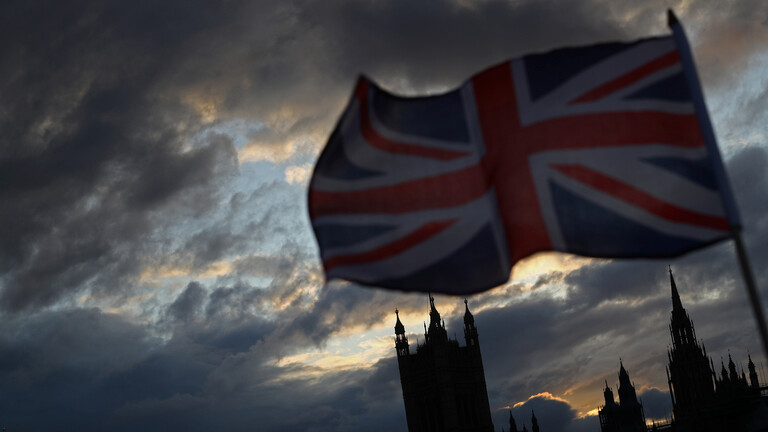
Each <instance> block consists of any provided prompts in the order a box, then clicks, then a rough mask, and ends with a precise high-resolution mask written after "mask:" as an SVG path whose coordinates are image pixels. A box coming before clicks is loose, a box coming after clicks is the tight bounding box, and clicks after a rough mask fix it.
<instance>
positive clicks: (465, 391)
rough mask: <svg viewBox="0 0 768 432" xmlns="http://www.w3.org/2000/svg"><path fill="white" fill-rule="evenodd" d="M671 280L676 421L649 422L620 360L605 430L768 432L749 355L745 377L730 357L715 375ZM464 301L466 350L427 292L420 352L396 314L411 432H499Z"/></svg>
mask: <svg viewBox="0 0 768 432" xmlns="http://www.w3.org/2000/svg"><path fill="white" fill-rule="evenodd" d="M669 278H670V284H671V291H672V314H671V315H672V317H671V323H670V326H669V330H670V333H671V336H672V345H671V348H670V349H669V350H668V352H667V354H668V359H669V364H668V366H667V368H666V373H667V382H668V384H669V394H670V396H671V399H672V418H671V419H670V420H669V421H666V422H661V423H655V422H652V423H651V424H650V425H648V424H647V422H646V419H645V414H644V411H643V405H642V403H641V402H640V401H639V400H638V398H637V394H636V392H635V388H634V386H633V385H632V382H631V380H630V378H629V374H628V373H627V370H626V369H625V368H624V364H623V363H621V364H620V369H619V387H618V394H619V401H618V402H616V400H615V399H614V394H613V390H611V388H610V387H609V386H608V382H607V381H606V384H605V389H604V391H603V396H604V397H605V404H604V405H603V406H601V407H600V408H599V414H598V416H599V419H600V430H601V432H652V431H668V432H725V431H728V432H730V431H734V432H742V431H743V432H755V431H766V432H768V396H763V395H762V392H763V391H766V390H768V387H766V386H763V385H761V384H760V382H759V380H758V375H757V371H756V369H755V364H754V363H753V362H752V358H751V356H748V360H749V363H748V366H747V369H748V372H749V376H748V377H747V374H746V373H745V372H744V370H743V368H742V370H741V371H738V370H737V367H736V364H735V363H734V362H733V359H732V358H731V356H730V354H729V355H728V366H727V368H726V365H725V364H724V363H722V364H721V371H720V373H719V374H718V373H717V371H716V369H715V366H714V363H713V362H712V359H711V358H710V357H708V356H707V352H706V348H704V346H703V344H700V342H699V341H698V340H697V339H696V331H695V330H694V328H693V322H692V321H691V319H690V317H689V316H688V313H687V312H686V310H685V308H684V307H683V304H682V302H681V301H680V294H679V293H678V291H677V286H676V285H675V280H674V277H673V276H672V271H671V270H670V272H669ZM464 304H465V312H464V341H465V346H460V345H459V342H458V340H457V339H456V338H453V339H451V338H449V337H448V332H447V331H446V329H445V322H444V321H443V320H442V319H441V318H440V313H439V312H438V311H437V309H436V308H435V301H434V298H432V296H431V295H430V296H429V307H430V310H429V327H427V326H426V324H425V326H424V327H425V328H424V338H425V340H424V343H423V344H417V346H416V352H415V353H411V352H410V346H409V344H408V338H407V337H406V336H405V326H403V323H402V322H400V316H399V313H398V311H397V310H396V311H395V315H396V316H397V320H396V323H395V349H396V351H397V362H398V367H399V369H400V382H401V384H402V388H403V400H404V402H405V416H406V421H407V423H408V431H409V432H493V431H494V426H493V423H492V421H491V410H490V405H489V403H488V392H487V390H486V385H485V373H484V371H483V361H482V357H481V355H480V342H479V338H478V332H477V328H476V327H475V318H474V316H473V315H472V313H471V312H470V311H469V305H468V304H467V301H466V300H464ZM531 414H532V415H531V429H530V432H540V429H539V424H538V419H537V418H536V415H535V413H531ZM502 431H505V429H504V428H502ZM508 431H509V432H520V431H523V432H528V428H527V426H526V425H523V427H522V429H518V428H517V425H516V422H515V419H514V418H513V417H512V413H511V412H510V414H509V429H508ZM545 432H547V431H545Z"/></svg>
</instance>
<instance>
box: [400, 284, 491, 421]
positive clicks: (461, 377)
mask: <svg viewBox="0 0 768 432" xmlns="http://www.w3.org/2000/svg"><path fill="white" fill-rule="evenodd" d="M464 304H465V307H466V311H465V313H464V340H465V342H466V346H459V342H458V340H456V339H450V338H449V337H448V332H447V331H446V329H445V323H444V322H443V321H442V319H441V318H440V313H439V312H438V311H437V309H436V308H435V299H434V298H432V296H429V328H427V327H426V325H425V329H424V331H425V333H424V344H421V345H417V347H416V353H411V352H410V348H409V345H408V338H407V337H406V336H405V326H403V323H402V322H400V315H399V313H398V311H397V310H396V311H395V314H396V315H397V322H396V323H395V349H396V351H397V363H398V366H399V368H400V382H401V384H402V387H403V400H404V402H405V417H406V420H407V422H408V430H409V432H454V431H455V432H481V431H482V432H493V423H492V422H491V410H490V406H489V404H488V392H487V390H486V386H485V373H484V371H483V360H482V357H481V356H480V344H479V339H478V335H477V328H476V327H475V318H474V316H472V313H471V312H470V311H469V306H468V305H467V301H466V300H465V301H464Z"/></svg>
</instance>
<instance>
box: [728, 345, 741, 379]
mask: <svg viewBox="0 0 768 432" xmlns="http://www.w3.org/2000/svg"><path fill="white" fill-rule="evenodd" d="M728 377H729V378H730V379H731V382H732V383H734V384H736V383H738V382H739V373H738V372H736V364H735V363H734V362H733V359H732V358H731V353H728Z"/></svg>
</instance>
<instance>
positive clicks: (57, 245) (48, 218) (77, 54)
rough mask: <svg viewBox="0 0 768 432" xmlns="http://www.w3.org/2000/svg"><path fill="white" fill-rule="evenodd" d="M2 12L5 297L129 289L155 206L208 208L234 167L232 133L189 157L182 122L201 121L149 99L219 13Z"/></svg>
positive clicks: (114, 9) (88, 8)
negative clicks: (87, 289) (94, 288)
mask: <svg viewBox="0 0 768 432" xmlns="http://www.w3.org/2000/svg"><path fill="white" fill-rule="evenodd" d="M3 9H4V11H3V13H2V16H3V18H2V19H3V25H2V26H0V27H2V29H1V30H0V40H2V41H3V42H1V43H2V44H3V45H4V48H3V50H4V52H6V53H9V55H4V56H3V57H4V59H6V61H4V62H3V63H2V64H0V67H1V68H2V69H1V72H0V73H1V74H2V75H3V76H4V77H8V79H6V80H4V81H3V83H2V84H0V86H2V87H0V88H1V89H2V90H1V91H2V93H3V101H2V102H1V103H0V104H2V109H0V129H2V130H3V133H2V138H0V148H2V157H1V158H0V199H2V201H3V204H4V205H3V207H4V209H5V211H3V212H2V215H0V226H2V228H1V229H2V233H1V234H2V244H1V245H0V268H1V269H2V270H3V271H4V272H5V278H4V284H3V285H4V289H3V291H2V296H1V297H0V303H2V306H3V307H4V308H5V309H6V310H19V309H25V308H29V307H31V306H45V305H48V304H50V303H52V302H55V301H56V300H58V299H60V298H62V296H64V295H65V294H66V293H68V292H78V291H80V290H81V289H82V288H83V287H85V286H86V285H88V284H94V285H96V286H97V289H101V290H103V289H105V288H104V287H103V285H104V284H105V283H106V282H107V281H109V285H110V286H111V288H110V289H109V290H110V291H113V294H114V293H115V292H120V291H122V290H127V287H126V286H125V285H126V284H128V283H130V282H131V281H132V279H133V277H134V276H136V274H135V273H136V272H137V271H139V270H140V266H141V261H142V259H141V257H142V256H143V255H145V254H151V253H152V252H154V251H153V249H152V247H151V246H150V245H148V244H147V242H146V240H147V238H148V235H149V232H150V230H152V229H153V228H155V227H156V225H157V224H158V223H162V221H158V220H156V219H155V217H156V215H155V214H154V213H153V212H157V211H161V210H163V209H168V208H169V207H171V206H173V205H174V203H178V204H185V205H187V206H189V207H191V209H192V211H193V213H194V212H204V211H205V209H206V207H209V206H210V205H211V204H212V197H211V195H212V194H214V193H215V192H216V188H215V180H216V178H217V177H220V176H221V175H222V174H223V173H228V172H233V171H234V170H235V169H236V165H235V161H236V155H235V152H234V148H233V146H232V144H231V142H230V140H229V139H228V138H226V137H222V136H216V135H210V136H209V137H208V138H207V139H204V140H202V142H201V143H200V145H199V146H198V147H197V148H194V149H191V150H186V149H185V148H184V145H183V144H184V142H183V141H184V140H185V139H188V138H190V135H191V134H192V133H193V132H194V128H182V130H181V131H180V130H179V129H180V128H179V127H178V124H179V122H181V121H184V120H189V119H194V118H195V116H194V115H193V113H191V112H190V111H189V110H188V109H186V108H185V107H184V106H182V105H180V104H178V103H177V102H175V101H168V102H163V101H157V100H153V99H154V98H157V97H158V96H159V94H158V91H157V90H156V89H155V88H154V86H155V85H156V83H157V79H158V76H160V75H162V73H163V71H164V69H165V68H166V67H167V64H168V61H169V60H170V59H173V58H174V56H175V55H176V54H177V53H178V52H179V51H181V50H183V49H184V47H185V44H186V43H187V42H188V38H189V37H190V36H192V35H193V34H194V32H195V31H196V29H197V28H199V27H201V26H202V25H203V24H204V22H203V20H204V19H205V20H209V19H216V18H217V17H218V18H221V14H219V13H218V12H217V11H215V10H210V11H208V13H207V15H203V14H199V13H198V14H193V13H184V12H181V11H189V10H195V9H194V8H191V9H190V8H189V7H188V4H186V3H185V4H184V6H183V7H179V8H176V7H175V5H173V4H172V3H163V5H159V4H158V5H151V4H149V3H139V4H131V5H128V4H122V3H113V4H107V5H105V4H102V3H101V2H94V3H87V2H80V3H67V4H66V5H64V4H59V3H57V4H56V5H55V7H52V6H51V5H45V4H35V5H33V4H29V3H23V2H6V3H4V5H3ZM35 28H37V29H44V30H40V31H34V30H33V29H35ZM6 48H7V49H6ZM185 200H186V201H185ZM167 216H170V214H168V215H167ZM161 219H162V218H161Z"/></svg>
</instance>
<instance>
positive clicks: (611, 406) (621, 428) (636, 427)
mask: <svg viewBox="0 0 768 432" xmlns="http://www.w3.org/2000/svg"><path fill="white" fill-rule="evenodd" d="M620 365H621V367H620V369H619V403H616V401H615V400H614V399H613V391H612V390H611V388H610V387H608V381H606V382H605V390H603V396H604V397H605V405H603V406H602V407H601V408H600V410H599V411H598V415H599V417H600V430H602V431H603V432H645V430H646V427H645V413H644V412H643V405H642V404H641V403H640V401H638V400H637V393H636V392H635V386H633V385H632V383H631V382H630V380H629V373H627V370H626V369H624V363H623V362H620Z"/></svg>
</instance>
